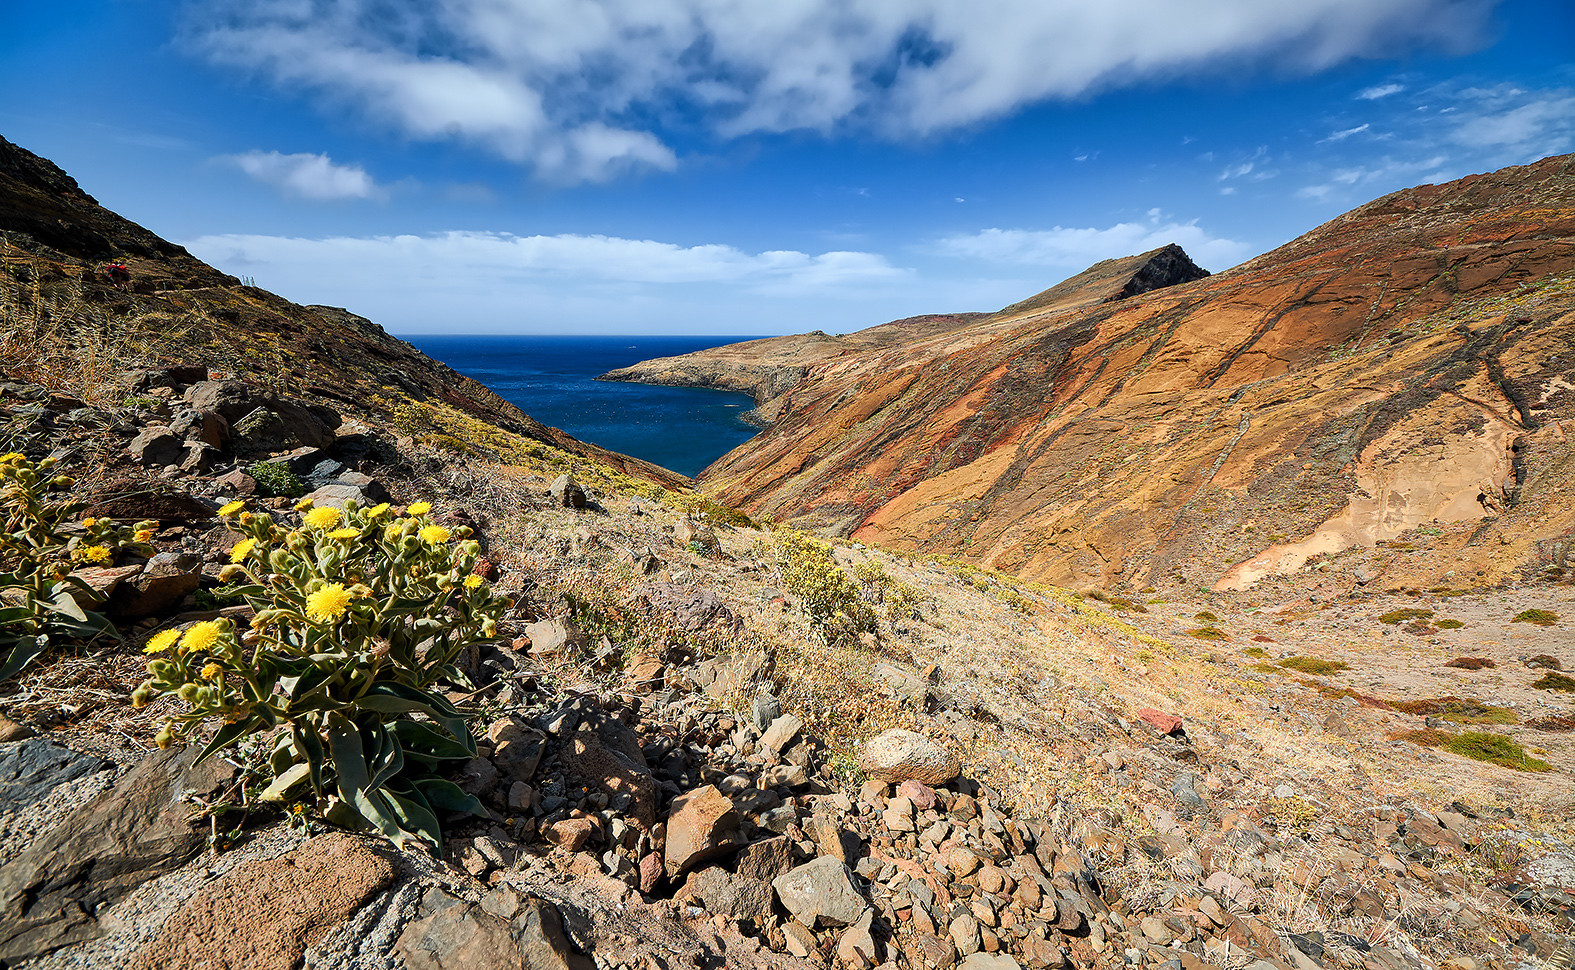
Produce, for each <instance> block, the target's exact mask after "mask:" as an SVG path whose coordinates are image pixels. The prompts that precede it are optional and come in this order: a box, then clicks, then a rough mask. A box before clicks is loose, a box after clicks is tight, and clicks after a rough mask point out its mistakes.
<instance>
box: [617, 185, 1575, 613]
mask: <svg viewBox="0 0 1575 970" xmlns="http://www.w3.org/2000/svg"><path fill="white" fill-rule="evenodd" d="M1161 252H1163V251H1156V253H1151V254H1145V255H1144V256H1143V257H1134V258H1133V259H1132V260H1126V261H1111V262H1110V263H1107V264H1101V265H1100V266H1098V267H1094V268H1093V269H1091V270H1090V271H1088V272H1087V273H1084V274H1082V275H1081V276H1079V277H1074V278H1073V280H1069V281H1068V282H1067V283H1064V284H1062V285H1061V286H1058V287H1055V288H1053V289H1052V290H1048V291H1046V292H1045V293H1043V294H1040V295H1039V296H1037V297H1034V298H1032V299H1030V300H1026V301H1024V302H1022V303H1019V304H1016V305H1014V306H1012V307H1008V308H1006V309H1005V310H1002V311H1001V312H999V313H996V314H992V315H989V316H986V317H980V318H967V319H963V320H961V321H960V322H959V324H958V325H956V326H952V327H949V328H948V327H945V326H936V325H931V326H928V327H926V328H924V329H923V330H922V332H919V333H917V334H916V335H915V336H914V338H913V339H911V340H897V339H873V338H872V337H870V336H868V335H871V334H874V333H875V331H885V332H886V333H885V336H887V337H891V336H893V335H894V334H896V333H898V332H899V331H900V328H901V327H902V326H903V322H901V321H899V322H898V323H897V324H888V325H886V326H885V327H884V328H882V327H877V328H872V330H871V331H865V332H864V335H853V336H852V337H850V338H827V337H825V336H824V335H820V336H819V337H817V338H816V344H817V346H818V347H819V350H818V351H817V354H818V356H816V355H815V354H808V355H806V354H805V353H804V350H805V349H806V346H807V345H804V344H802V343H800V344H798V345H794V346H795V351H796V352H797V354H798V356H797V357H796V359H794V360H793V362H792V367H793V374H792V376H793V377H794V379H793V380H791V381H787V382H781V381H780V376H781V375H780V374H779V375H778V378H779V383H785V384H786V385H787V386H786V387H785V388H782V389H776V390H774V391H773V393H774V395H775V396H774V397H772V398H769V399H767V400H765V401H763V408H762V410H763V411H765V412H767V413H768V414H772V415H775V421H774V423H773V424H772V425H771V426H770V427H769V428H768V429H767V430H766V431H765V432H764V433H762V434H761V435H760V436H758V437H757V438H755V439H754V440H752V441H750V442H748V443H746V444H745V445H743V446H741V447H739V448H738V449H735V450H734V451H732V452H730V453H729V454H728V455H726V456H725V457H724V458H722V459H721V460H720V461H718V462H717V463H716V464H715V465H713V466H711V467H710V468H709V469H707V470H706V472H705V473H704V474H703V475H702V479H701V480H702V481H703V482H704V483H705V484H706V486H707V488H708V490H710V491H712V492H714V493H715V494H716V495H717V496H718V497H719V498H720V499H721V500H722V501H724V502H727V503H729V504H733V505H736V506H739V507H741V508H743V509H744V510H746V511H748V512H749V513H751V514H753V515H757V516H769V517H771V518H774V519H777V520H782V521H791V522H794V523H797V524H800V525H803V526H808V527H815V528H821V529H827V530H830V531H833V532H836V533H839V534H842V535H847V536H852V537H854V538H856V539H864V540H870V541H875V542H879V543H882V544H885V545H889V546H895V547H899V548H907V549H912V550H918V551H925V552H936V553H944V554H949V555H955V556H960V557H963V558H966V559H969V560H972V561H975V562H980V563H983V564H985V565H989V566H992V567H995V568H999V569H1002V570H1005V571H1008V572H1012V573H1016V574H1018V575H1020V576H1024V577H1027V578H1033V579H1043V580H1047V581H1051V582H1056V583H1062V584H1068V585H1081V584H1096V585H1112V584H1117V583H1129V584H1134V585H1143V584H1154V583H1163V582H1165V581H1171V582H1186V583H1188V584H1192V583H1199V582H1202V583H1208V584H1210V585H1218V586H1220V587H1221V588H1244V587H1246V586H1250V585H1251V584H1252V583H1253V582H1254V581H1255V580H1256V579H1258V578H1260V577H1262V576H1266V575H1272V574H1276V573H1286V572H1288V571H1291V570H1295V569H1298V568H1301V567H1302V566H1303V565H1304V564H1306V563H1307V562H1308V561H1309V560H1310V559H1313V558H1315V557H1317V556H1320V555H1324V554H1328V553H1332V552H1336V551H1338V550H1340V549H1342V548H1346V547H1349V546H1352V545H1363V544H1366V545H1371V544H1373V543H1374V542H1377V541H1382V540H1387V539H1391V538H1393V537H1395V536H1398V535H1400V534H1401V533H1403V532H1405V531H1406V530H1409V529H1413V528H1417V527H1427V526H1431V525H1434V524H1438V525H1445V526H1447V525H1449V524H1450V523H1481V526H1482V527H1481V528H1479V529H1476V530H1474V531H1473V530H1469V529H1467V530H1464V532H1465V533H1469V536H1468V535H1465V534H1463V535H1462V537H1461V538H1460V540H1459V542H1458V543H1456V546H1457V548H1453V551H1452V552H1451V555H1453V556H1454V557H1455V558H1456V559H1458V560H1459V564H1460V568H1461V569H1462V570H1466V572H1465V573H1463V574H1462V575H1473V576H1475V575H1478V570H1480V575H1481V576H1483V577H1485V578H1486V580H1489V581H1490V580H1492V579H1493V578H1495V577H1499V576H1503V575H1506V574H1508V573H1511V572H1514V571H1517V570H1524V569H1526V568H1527V567H1528V566H1534V565H1535V563H1536V559H1537V556H1538V555H1539V554H1545V547H1546V544H1547V542H1548V541H1549V540H1557V539H1558V538H1559V537H1560V536H1564V537H1567V536H1568V535H1569V534H1570V532H1571V530H1572V528H1575V511H1572V503H1571V501H1570V499H1569V498H1568V493H1567V492H1566V491H1563V489H1564V488H1565V487H1566V486H1567V485H1568V484H1569V483H1570V480H1571V475H1572V473H1575V460H1572V457H1571V443H1570V435H1571V434H1572V433H1575V312H1572V311H1575V156H1561V157H1556V158H1550V159H1546V160H1544V161H1542V162H1539V163H1537V164H1534V165H1529V166H1523V167H1516V168H1509V169H1504V170H1502V171H1499V172H1494V173H1491V174H1487V175H1479V176H1472V177H1470V178H1466V179H1461V180H1459V181H1456V182H1451V183H1448V184H1445V185H1438V186H1422V187H1419V188H1414V189H1408V190H1405V191H1402V192H1397V193H1394V194H1393V195H1389V196H1386V197H1384V198H1382V199H1379V200H1377V201H1374V202H1372V203H1369V204H1368V205H1365V206H1363V207H1361V208H1359V209H1356V210H1354V211H1352V212H1350V213H1347V214H1346V215H1344V216H1341V217H1340V218H1338V219H1335V220H1334V221H1332V222H1330V223H1328V224H1326V225H1324V226H1321V227H1319V228H1317V229H1315V230H1313V231H1312V232H1309V233H1307V234H1306V235H1304V236H1302V237H1301V238H1298V239H1296V240H1294V241H1292V242H1290V243H1288V244H1287V245H1285V246H1283V247H1281V248H1280V249H1278V250H1275V251H1274V252H1271V253H1268V254H1266V255H1264V256H1261V257H1258V258H1257V259H1254V260H1252V261H1250V262H1248V263H1245V264H1243V265H1241V266H1238V267H1236V268H1234V269H1232V270H1230V271H1228V272H1225V273H1222V274H1219V275H1217V276H1212V277H1208V278H1206V279H1199V280H1196V281H1193V282H1190V283H1185V284H1182V285H1173V286H1166V287H1164V288H1162V289H1157V290H1151V291H1149V292H1137V293H1136V294H1135V295H1128V294H1129V293H1131V292H1132V291H1133V290H1134V289H1137V290H1141V287H1133V286H1131V285H1130V282H1131V280H1133V279H1135V278H1138V277H1139V276H1141V274H1142V273H1143V272H1144V271H1145V267H1146V261H1148V260H1151V259H1153V258H1154V257H1156V256H1157V255H1159V254H1160V253H1161ZM925 319H926V320H931V321H933V320H934V319H935V318H925ZM777 339H778V340H779V341H793V340H800V341H802V338H777ZM838 341H841V344H840V345H839V346H836V347H833V346H832V345H833V344H837V342H838ZM754 343H755V344H766V345H770V344H771V342H770V341H756V342H754ZM750 346H751V345H736V346H735V347H734V348H722V349H720V351H711V352H707V353H708V354H712V355H715V356H717V357H726V356H727V355H728V354H732V358H731V360H730V362H729V365H728V366H731V367H734V368H746V367H747V368H752V372H753V373H754V374H755V375H756V376H757V377H758V376H759V375H761V374H765V373H768V372H769V371H770V370H771V367H772V366H773V363H774V362H773V360H772V358H771V356H770V353H769V351H770V350H771V349H772V348H771V347H770V346H767V347H763V348H757V351H767V353H763V354H762V353H758V352H757V353H753V354H752V353H749V352H745V350H744V349H745V348H749V347H750ZM780 347H781V345H780V344H779V345H778V349H780ZM695 356H699V355H695ZM680 360H686V359H680ZM713 363H714V359H713ZM642 366H643V365H642ZM631 370H632V371H633V372H634V375H633V376H636V377H639V376H641V375H640V373H639V372H640V370H641V367H640V366H637V367H636V368H633V369H631ZM765 383H768V384H769V382H765ZM735 386H742V385H735ZM758 394H759V392H758V391H757V395H758ZM1488 539H1491V543H1489V542H1488Z"/></svg>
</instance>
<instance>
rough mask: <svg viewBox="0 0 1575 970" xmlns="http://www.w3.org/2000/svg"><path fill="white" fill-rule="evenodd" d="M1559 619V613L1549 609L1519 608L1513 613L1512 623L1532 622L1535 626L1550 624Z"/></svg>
mask: <svg viewBox="0 0 1575 970" xmlns="http://www.w3.org/2000/svg"><path fill="white" fill-rule="evenodd" d="M1558 621H1559V615H1558V614H1557V613H1554V612H1552V611H1550V610H1521V611H1520V612H1519V613H1516V614H1515V619H1514V620H1513V621H1512V622H1514V623H1534V624H1536V625H1537V626H1552V625H1553V624H1555V623H1557V622H1558Z"/></svg>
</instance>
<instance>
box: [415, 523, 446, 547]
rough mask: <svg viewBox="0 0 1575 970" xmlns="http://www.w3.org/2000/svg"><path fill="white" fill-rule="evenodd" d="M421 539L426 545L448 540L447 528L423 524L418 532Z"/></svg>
mask: <svg viewBox="0 0 1575 970" xmlns="http://www.w3.org/2000/svg"><path fill="white" fill-rule="evenodd" d="M418 535H420V536H421V541H422V542H425V543H426V544H427V545H431V546H436V545H440V544H442V543H444V542H447V541H448V530H447V529H445V528H443V527H442V526H440V525H436V524H433V525H424V526H422V527H421V531H420V532H419V533H418Z"/></svg>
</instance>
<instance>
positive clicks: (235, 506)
mask: <svg viewBox="0 0 1575 970" xmlns="http://www.w3.org/2000/svg"><path fill="white" fill-rule="evenodd" d="M245 507H246V503H245V502H243V501H241V500H240V499H236V500H235V501H233V502H231V503H229V504H228V505H226V506H224V508H222V509H220V510H219V514H220V515H234V514H235V513H237V512H239V511H240V510H241V509H244V508H245Z"/></svg>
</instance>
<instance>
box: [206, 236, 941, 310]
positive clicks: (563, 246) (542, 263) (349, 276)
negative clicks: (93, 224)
mask: <svg viewBox="0 0 1575 970" xmlns="http://www.w3.org/2000/svg"><path fill="white" fill-rule="evenodd" d="M183 245H185V246H186V247H187V248H188V249H190V250H191V251H192V252H193V253H195V254H198V255H199V257H200V258H202V259H205V260H207V261H209V262H211V263H213V264H214V265H216V266H218V267H220V268H222V269H225V270H227V271H229V272H233V273H240V274H244V275H247V276H254V277H256V278H257V279H258V280H259V281H261V282H262V283H263V285H265V286H268V287H269V288H270V289H274V290H276V291H277V292H280V293H282V294H284V295H286V296H288V297H290V298H291V299H294V300H298V301H300V302H306V303H331V304H334V305H339V306H347V307H350V308H351V309H353V310H355V311H356V312H358V313H364V314H367V315H368V316H371V317H372V318H373V319H376V320H378V321H379V322H380V323H384V324H386V325H388V326H391V327H393V328H396V329H400V330H404V331H407V332H432V331H435V330H438V329H444V328H453V329H454V330H455V332H460V333H464V332H483V331H495V330H510V329H532V327H531V326H530V321H531V320H533V319H536V318H537V317H538V316H540V317H542V318H543V319H547V320H548V321H549V323H548V325H546V326H544V327H543V326H539V325H538V326H536V327H534V329H546V330H548V331H550V332H565V331H587V330H602V331H603V332H613V333H630V332H634V331H637V330H665V331H666V332H673V333H685V332H688V333H692V332H697V331H706V330H710V331H712V332H721V333H739V332H745V331H754V330H756V329H757V327H758V326H759V321H758V319H757V317H759V316H760V315H761V314H762V312H763V309H764V305H765V303H769V302H771V301H776V300H782V301H788V302H795V303H798V302H801V303H802V304H811V303H816V302H818V303H820V304H821V305H824V304H826V303H827V302H831V303H836V302H838V301H841V300H844V299H847V300H851V301H854V302H857V301H858V300H861V299H864V298H866V297H870V298H873V297H876V296H879V297H881V298H883V299H888V300H889V299H890V298H891V296H892V294H893V292H894V291H896V292H900V288H901V285H902V284H904V283H905V282H907V281H909V280H910V277H911V273H910V271H908V270H906V269H903V268H901V267H897V266H894V265H892V264H891V263H890V262H889V261H887V260H886V258H885V257H883V256H881V255H879V254H876V253H869V252H847V251H832V252H824V253H804V252H797V251H793V250H776V251H768V252H760V253H749V252H745V251H743V250H740V249H738V248H736V247H733V246H726V245H699V246H680V245H677V244H674V243H666V242H658V241H655V240H650V239H622V238H618V237H614V236H599V235H557V236H514V235H509V234H506V233H494V232H447V233H439V234H435V235H427V236H415V235H401V236H368V237H334V238H326V239H305V238H295V237H284V236H262V235H215V236H203V237H200V238H197V239H192V240H189V241H186V242H184V243H183ZM723 304H727V305H729V306H730V307H731V309H729V310H728V311H727V312H726V314H725V315H724V316H725V319H724V320H723V321H722V322H720V325H717V323H718V322H717V321H713V320H709V319H706V318H705V317H704V316H703V315H702V314H701V313H700V311H698V310H696V309H695V307H697V306H717V305H723ZM860 309H861V312H868V311H867V310H863V308H862V307H861V308H860ZM800 312H801V313H802V311H800ZM587 315H588V316H587ZM729 326H731V327H732V328H733V329H728V327H729ZM609 327H611V329H610V330H609V329H608V328H609ZM620 327H621V328H620ZM423 328H425V329H423ZM783 329H784V330H786V329H790V327H784V328H783ZM801 329H807V328H801ZM779 332H782V331H779Z"/></svg>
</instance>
